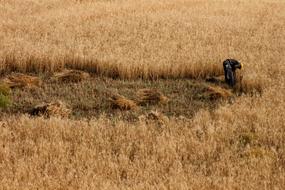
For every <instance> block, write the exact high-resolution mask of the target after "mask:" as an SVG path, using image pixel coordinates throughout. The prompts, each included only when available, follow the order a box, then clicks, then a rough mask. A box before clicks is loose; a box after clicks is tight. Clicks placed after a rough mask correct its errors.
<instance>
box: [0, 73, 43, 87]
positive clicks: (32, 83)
mask: <svg viewBox="0 0 285 190" xmlns="http://www.w3.org/2000/svg"><path fill="white" fill-rule="evenodd" d="M1 83H4V84H5V85H7V86H9V88H24V87H27V88H31V87H39V86H41V84H42V81H41V79H39V78H38V77H34V76H30V75H25V74H22V73H13V74H11V75H9V76H7V77H6V78H4V79H2V80H1Z"/></svg>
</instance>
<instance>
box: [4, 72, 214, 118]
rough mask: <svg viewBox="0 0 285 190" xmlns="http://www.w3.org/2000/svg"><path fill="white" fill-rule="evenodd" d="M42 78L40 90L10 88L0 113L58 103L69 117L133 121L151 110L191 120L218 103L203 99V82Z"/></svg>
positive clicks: (204, 86)
mask: <svg viewBox="0 0 285 190" xmlns="http://www.w3.org/2000/svg"><path fill="white" fill-rule="evenodd" d="M42 79H43V81H44V82H43V84H42V86H41V88H37V89H33V88H32V89H29V88H25V89H13V93H12V101H13V102H14V103H13V104H12V105H11V106H10V107H9V108H8V109H5V110H2V113H9V114H17V115H18V114H24V113H29V112H30V110H32V109H33V108H34V107H35V106H37V105H39V104H42V102H53V101H57V100H62V101H63V102H66V103H67V104H68V105H70V107H71V108H72V112H71V116H70V117H71V118H77V119H79V118H92V117H96V118H99V117H100V116H102V115H105V116H107V117H110V118H112V117H119V118H122V119H126V120H128V121H137V120H138V117H139V116H140V115H142V114H147V113H148V112H149V111H151V110H157V111H159V112H161V113H163V114H165V115H167V116H174V117H179V116H183V117H187V118H192V117H193V116H194V115H195V113H196V112H197V111H198V110H200V109H214V108H215V107H216V106H217V105H218V104H219V103H220V101H219V100H218V99H214V98H212V97H209V96H204V93H205V91H207V89H208V87H207V85H206V83H205V82H203V81H195V80H154V81H145V80H134V81H123V80H114V79H110V78H101V77H94V76H93V77H91V78H88V79H86V80H83V81H81V82H77V83H73V82H70V83H58V82H55V81H54V80H53V78H52V77H51V78H50V77H49V76H42ZM181 89H183V90H181ZM71 92H72V93H71ZM138 92H139V93H138ZM117 94H118V95H117ZM138 95H140V96H138ZM110 98H111V101H110ZM169 99H170V100H171V101H168V100H169ZM137 103H139V104H138V105H137ZM114 107H116V108H119V110H116V109H113V108H114ZM136 108H139V109H136ZM120 110H132V111H126V112H121V111H120ZM0 113H1V111H0Z"/></svg>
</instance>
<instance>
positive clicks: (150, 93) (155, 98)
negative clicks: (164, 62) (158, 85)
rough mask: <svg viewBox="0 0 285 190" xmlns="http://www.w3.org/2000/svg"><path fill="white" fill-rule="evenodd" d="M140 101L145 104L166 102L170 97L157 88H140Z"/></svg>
mask: <svg viewBox="0 0 285 190" xmlns="http://www.w3.org/2000/svg"><path fill="white" fill-rule="evenodd" d="M137 96H138V102H139V104H141V105H144V104H159V103H160V104H166V103H167V102H168V101H169V98H168V97H166V96H164V95H163V94H162V93H161V92H160V91H158V90H157V89H148V88H146V89H140V90H138V91H137Z"/></svg>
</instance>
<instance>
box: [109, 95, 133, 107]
mask: <svg viewBox="0 0 285 190" xmlns="http://www.w3.org/2000/svg"><path fill="white" fill-rule="evenodd" d="M110 101H111V104H112V107H113V108H114V109H120V110H135V109H137V108H138V107H137V104H136V102H135V101H133V100H130V99H128V98H126V97H124V96H122V95H119V94H114V95H112V96H111V98H110Z"/></svg>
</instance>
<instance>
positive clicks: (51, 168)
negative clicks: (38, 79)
mask: <svg viewBox="0 0 285 190" xmlns="http://www.w3.org/2000/svg"><path fill="white" fill-rule="evenodd" d="M0 18H1V19H0V75H1V76H5V75H7V74H9V73H11V72H21V73H30V74H31V73H32V74H34V75H45V74H46V73H48V74H50V73H54V72H58V71H60V70H63V69H65V68H69V69H80V70H84V71H88V72H90V73H92V75H96V76H97V77H102V78H103V80H105V79H104V77H107V78H108V77H111V78H114V79H117V80H122V81H124V80H126V81H128V80H129V81H133V83H135V84H136V80H144V81H145V82H146V83H148V80H150V79H151V80H153V79H157V80H177V81H178V80H197V81H201V80H204V79H205V78H206V77H208V76H217V75H220V74H222V67H221V64H222V61H223V60H224V59H226V58H236V59H238V60H240V61H241V62H242V63H244V69H243V71H242V75H243V77H244V79H243V80H244V86H245V88H257V87H258V88H262V89H263V90H262V94H259V93H248V94H246V93H242V94H241V95H240V96H238V97H236V98H235V100H234V101H222V102H221V103H220V104H219V105H218V106H217V107H216V108H215V109H207V108H205V107H203V108H202V109H199V110H198V109H197V112H196V113H195V114H194V116H193V117H191V118H185V117H176V116H171V117H169V119H168V120H166V121H163V124H160V123H159V124H158V123H157V122H156V121H149V120H147V119H139V120H138V121H136V122H128V121H126V120H123V119H120V118H112V117H109V116H107V113H106V114H104V113H103V114H101V115H100V116H98V117H94V118H91V119H86V118H82V119H74V118H62V119H61V118H54V117H52V118H49V119H46V118H42V117H39V118H33V117H30V116H28V115H26V114H6V113H5V112H1V110H0V114H1V115H0V187H1V188H0V189H284V188H285V175H284V173H285V147H284V145H285V125H284V123H285V119H284V118H285V96H284V94H285V85H284V83H285V77H284V75H285V64H284V62H285V56H284V53H285V2H284V1H283V0H251V1H248V0H227V1H225V0H212V1H208V0H136V1H134V0H123V1H119V0H25V1H21V0H0ZM140 83H141V81H140ZM86 84H88V83H86ZM88 88H89V87H88ZM165 88H168V87H165ZM78 89H81V87H78ZM51 91H52V90H51ZM63 91H64V89H63ZM165 91H167V90H165ZM181 91H183V89H181ZM31 93H33V94H36V95H37V92H34V91H32V90H31ZM73 93H74V92H70V96H72V94H73ZM82 96H87V93H86V94H82ZM22 98H25V97H22ZM14 104H17V102H14ZM0 109H1V108H0ZM189 109H191V108H189ZM182 111H183V110H182Z"/></svg>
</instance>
